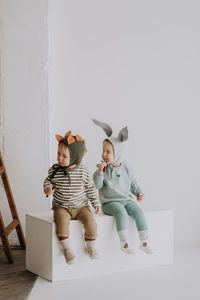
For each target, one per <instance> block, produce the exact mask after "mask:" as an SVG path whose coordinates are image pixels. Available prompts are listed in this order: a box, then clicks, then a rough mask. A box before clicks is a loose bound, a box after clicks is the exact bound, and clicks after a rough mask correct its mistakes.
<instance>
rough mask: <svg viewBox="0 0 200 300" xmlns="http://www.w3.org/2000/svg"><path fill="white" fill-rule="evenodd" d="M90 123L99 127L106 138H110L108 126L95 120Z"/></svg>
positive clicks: (110, 132) (110, 133)
mask: <svg viewBox="0 0 200 300" xmlns="http://www.w3.org/2000/svg"><path fill="white" fill-rule="evenodd" d="M92 121H93V122H94V124H96V125H97V126H99V127H101V128H102V129H103V130H104V131H105V133H106V135H107V136H108V137H110V136H111V135H112V128H111V127H110V126H109V125H108V124H106V123H102V122H99V121H97V120H95V119H92Z"/></svg>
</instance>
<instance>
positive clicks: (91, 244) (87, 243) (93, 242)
mask: <svg viewBox="0 0 200 300" xmlns="http://www.w3.org/2000/svg"><path fill="white" fill-rule="evenodd" d="M85 242H86V246H87V248H94V247H95V244H96V241H95V240H94V241H85Z"/></svg>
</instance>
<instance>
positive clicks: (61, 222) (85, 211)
mask: <svg viewBox="0 0 200 300" xmlns="http://www.w3.org/2000/svg"><path fill="white" fill-rule="evenodd" d="M54 220H55V223H56V233H57V236H58V237H69V233H70V230H69V229H70V220H79V221H80V222H81V223H82V224H83V226H84V229H85V239H89V240H94V239H96V237H97V224H96V222H95V218H94V217H93V214H92V212H91V210H90V209H89V208H88V207H87V206H84V207H81V208H73V209H66V208H63V207H56V208H54Z"/></svg>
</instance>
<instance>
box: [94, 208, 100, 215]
mask: <svg viewBox="0 0 200 300" xmlns="http://www.w3.org/2000/svg"><path fill="white" fill-rule="evenodd" d="M94 210H95V213H96V214H98V213H99V212H100V206H97V207H94Z"/></svg>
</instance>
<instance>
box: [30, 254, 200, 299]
mask: <svg viewBox="0 0 200 300" xmlns="http://www.w3.org/2000/svg"><path fill="white" fill-rule="evenodd" d="M130 258H131V256H130ZM40 299H48V300H62V299H63V300H64V299H65V300H66V299H70V300H79V299H82V300H86V299H87V300H94V299H95V300H100V299H104V300H107V299H109V300H123V299H124V300H125V299H126V300H129V299H133V300H144V299H147V300H149V299H152V300H169V299H170V300H179V299H180V300H189V299H191V300H199V299H200V248H195V249H194V248H193V249H184V250H183V249H181V250H176V251H175V258H174V264H173V265H168V266H161V267H154V268H148V269H143V270H137V271H133V272H123V273H115V274H113V275H105V276H102V275H101V276H96V277H88V278H82V279H74V280H67V281H59V282H54V283H51V282H49V281H47V280H45V279H42V278H40V277H38V279H37V280H36V283H35V285H34V287H33V290H32V292H31V294H30V295H29V298H28V300H40Z"/></svg>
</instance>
